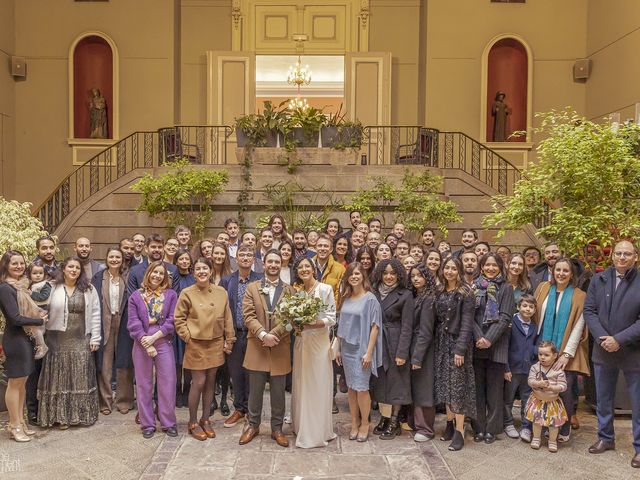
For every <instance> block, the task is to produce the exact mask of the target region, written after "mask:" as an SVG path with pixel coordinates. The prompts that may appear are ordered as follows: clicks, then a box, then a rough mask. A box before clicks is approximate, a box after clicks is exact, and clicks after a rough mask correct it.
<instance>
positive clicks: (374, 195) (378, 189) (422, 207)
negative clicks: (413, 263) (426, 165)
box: [343, 170, 462, 236]
mask: <svg viewBox="0 0 640 480" xmlns="http://www.w3.org/2000/svg"><path fill="white" fill-rule="evenodd" d="M369 183H370V186H369V187H368V188H364V189H360V190H358V191H357V192H356V193H355V194H353V195H352V196H351V197H350V199H349V202H348V203H347V204H345V205H344V207H343V208H344V210H347V211H351V210H358V211H359V212H360V214H361V215H362V218H363V221H367V220H369V219H370V218H373V217H374V216H376V215H379V214H380V213H382V212H383V211H388V210H393V212H394V215H395V217H396V219H397V220H398V221H401V222H402V223H404V224H405V227H407V228H408V229H409V230H416V231H417V230H420V229H422V228H424V227H426V226H427V225H432V224H435V225H437V227H438V229H439V230H440V231H441V232H442V234H443V235H445V236H446V235H447V232H448V231H447V224H448V223H454V222H460V221H462V216H461V215H460V214H459V213H458V210H457V208H456V205H455V203H453V202H450V201H447V200H442V199H440V198H439V192H440V189H441V187H442V177H439V176H438V175H434V174H433V173H431V172H430V171H428V170H424V171H423V172H421V173H411V172H410V171H409V170H405V173H404V176H403V178H402V182H401V184H400V185H399V186H398V185H395V184H394V183H392V182H391V181H389V180H388V179H387V178H385V177H382V176H375V177H371V178H370V179H369ZM382 217H383V216H382ZM383 218H384V217H383Z"/></svg>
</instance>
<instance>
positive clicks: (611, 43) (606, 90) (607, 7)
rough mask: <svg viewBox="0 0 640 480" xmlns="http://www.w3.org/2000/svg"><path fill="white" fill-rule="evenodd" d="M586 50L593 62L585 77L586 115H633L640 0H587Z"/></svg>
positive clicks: (639, 87)
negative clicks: (587, 76)
mask: <svg viewBox="0 0 640 480" xmlns="http://www.w3.org/2000/svg"><path fill="white" fill-rule="evenodd" d="M588 26H589V28H588V31H589V34H588V37H587V54H588V55H589V58H590V59H591V60H592V62H593V68H592V73H591V77H590V78H589V80H588V81H587V83H586V85H587V117H588V118H590V119H593V120H596V121H597V120H600V119H602V117H604V116H606V115H609V114H611V113H615V112H619V113H620V119H621V120H622V121H624V120H626V119H628V118H634V115H635V103H636V102H640V82H639V81H638V78H640V61H638V55H639V52H640V2H638V1H637V0H615V1H607V0H589V16H588Z"/></svg>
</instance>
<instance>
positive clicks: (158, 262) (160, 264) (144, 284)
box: [142, 260, 170, 290]
mask: <svg viewBox="0 0 640 480" xmlns="http://www.w3.org/2000/svg"><path fill="white" fill-rule="evenodd" d="M157 267H162V270H163V271H164V278H163V279H162V283H161V284H160V286H159V288H160V290H166V289H167V288H169V286H170V283H169V279H170V277H169V271H168V270H167V267H166V265H165V264H164V262H163V261H162V260H156V261H155V262H151V263H150V264H149V266H148V267H147V271H146V272H144V277H143V279H142V287H144V288H149V289H151V285H150V282H149V277H150V276H151V273H152V272H153V271H154V270H155V269H156V268H157Z"/></svg>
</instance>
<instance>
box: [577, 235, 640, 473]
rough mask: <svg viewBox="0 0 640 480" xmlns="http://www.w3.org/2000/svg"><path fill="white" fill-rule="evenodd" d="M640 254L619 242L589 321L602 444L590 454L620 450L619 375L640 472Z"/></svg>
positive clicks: (600, 277)
mask: <svg viewBox="0 0 640 480" xmlns="http://www.w3.org/2000/svg"><path fill="white" fill-rule="evenodd" d="M637 261H638V250H637V248H636V247H635V245H633V244H632V243H631V242H628V241H622V242H618V244H616V246H615V247H614V249H613V266H612V267H609V268H608V269H606V270H605V271H604V272H601V273H598V274H597V275H596V276H595V277H593V280H591V284H590V285H589V290H588V292H587V298H586V300H585V304H584V318H585V321H586V322H587V325H588V326H589V330H590V331H591V334H592V335H593V338H594V344H593V356H592V358H593V364H594V374H595V383H596V396H597V406H596V413H597V415H598V441H597V442H596V443H594V444H593V445H591V447H589V453H594V454H598V453H603V452H605V451H607V450H613V449H614V448H615V433H614V430H613V416H614V412H613V406H614V401H615V391H616V383H617V381H618V374H619V371H620V370H622V373H623V374H624V378H625V380H626V382H627V388H628V391H629V397H630V400H631V422H632V425H633V446H634V448H635V451H636V453H635V456H634V457H633V460H631V466H632V467H634V468H640V275H638V269H637V268H636V263H637Z"/></svg>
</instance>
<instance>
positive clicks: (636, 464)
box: [631, 453, 640, 468]
mask: <svg viewBox="0 0 640 480" xmlns="http://www.w3.org/2000/svg"><path fill="white" fill-rule="evenodd" d="M631 466H632V467H633V468H640V453H636V455H635V457H633V458H632V459H631Z"/></svg>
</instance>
